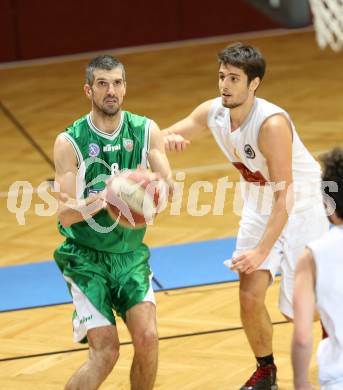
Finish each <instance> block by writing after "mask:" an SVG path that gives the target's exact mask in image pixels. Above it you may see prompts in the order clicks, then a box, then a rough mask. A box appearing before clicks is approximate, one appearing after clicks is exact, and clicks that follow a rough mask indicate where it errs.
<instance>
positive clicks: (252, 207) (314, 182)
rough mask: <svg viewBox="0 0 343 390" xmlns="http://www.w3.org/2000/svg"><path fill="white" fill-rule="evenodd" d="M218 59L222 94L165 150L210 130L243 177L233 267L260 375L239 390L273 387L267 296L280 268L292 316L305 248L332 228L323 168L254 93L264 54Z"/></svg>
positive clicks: (230, 52)
mask: <svg viewBox="0 0 343 390" xmlns="http://www.w3.org/2000/svg"><path fill="white" fill-rule="evenodd" d="M218 60H219V92H220V97H218V98H216V99H212V100H208V101H206V102H204V103H202V104H200V105H199V106H198V107H197V108H195V110H194V111H193V112H192V113H191V114H190V115H189V116H187V117H186V118H185V119H183V120H181V121H179V122H177V123H175V124H174V125H172V126H171V127H169V128H167V129H165V130H163V132H164V137H165V145H166V149H167V150H176V151H181V150H184V149H185V148H186V147H187V146H188V145H189V143H190V141H189V140H190V139H191V138H194V137H196V136H201V135H204V134H206V132H207V131H208V129H209V130H210V131H211V132H212V134H213V136H214V138H215V140H216V141H217V143H218V145H219V147H220V148H221V150H222V151H223V153H224V154H225V156H226V157H227V158H228V159H229V160H230V161H231V162H232V164H233V165H234V166H235V167H236V168H237V169H238V170H239V171H240V173H241V183H242V190H243V199H244V207H243V212H242V218H241V221H240V228H239V232H238V238H237V247H236V251H235V252H234V254H233V259H232V264H233V267H232V268H233V269H234V270H237V271H239V274H240V309H241V319H242V323H243V327H244V330H245V333H246V335H247V338H248V341H249V343H250V346H251V348H252V350H253V353H254V355H255V357H256V360H257V369H256V371H255V372H254V373H253V374H252V376H251V377H250V378H249V379H248V380H247V382H246V383H245V384H244V385H243V386H242V387H241V390H255V389H268V390H269V389H272V390H275V389H277V384H276V366H275V364H274V357H273V352H272V334H273V329H272V323H271V319H270V317H269V314H268V312H267V309H266V306H265V295H266V291H267V288H268V286H269V285H270V283H271V282H272V281H273V279H274V277H275V273H276V272H277V271H278V270H279V269H280V270H281V272H282V281H281V291H280V302H279V306H280V310H281V312H282V313H283V314H284V315H285V316H286V317H287V318H289V319H290V318H292V317H293V309H292V297H293V276H294V269H295V261H296V259H297V257H298V255H299V254H300V253H301V251H302V250H303V249H304V247H305V244H306V243H307V242H309V240H313V239H316V238H318V237H320V236H321V235H322V234H323V233H324V231H325V230H326V229H327V223H326V218H325V216H324V214H325V212H324V209H323V206H322V198H321V192H320V166H319V164H318V163H317V162H316V161H315V160H314V159H313V157H312V156H311V155H310V153H309V152H308V151H307V149H306V148H305V147H304V145H303V144H302V142H301V141H300V139H299V136H298V134H297V133H296V130H295V128H294V125H293V123H292V121H291V119H290V117H289V115H288V114H287V113H286V112H285V111H284V110H283V109H282V108H280V107H278V106H276V105H274V104H272V103H270V102H268V101H266V100H263V99H260V98H257V97H256V96H255V92H256V90H257V88H258V86H259V85H260V83H261V81H262V78H263V76H264V73H265V60H264V58H263V56H262V55H261V53H260V52H259V51H258V50H257V49H256V48H254V47H251V46H248V45H243V44H240V43H238V44H235V45H232V46H229V47H227V48H225V49H224V50H223V51H222V52H220V53H219V54H218ZM262 194H263V199H262V202H261V196H262Z"/></svg>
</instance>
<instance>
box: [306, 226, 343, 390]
mask: <svg viewBox="0 0 343 390" xmlns="http://www.w3.org/2000/svg"><path fill="white" fill-rule="evenodd" d="M308 247H309V248H310V249H311V251H312V253H313V257H314V260H315V264H316V294H317V306H318V310H319V313H320V318H321V320H322V322H323V325H324V328H325V330H326V332H327V333H328V335H329V337H327V338H326V339H324V340H322V341H321V342H320V343H319V347H318V351H317V360H318V366H319V381H320V383H321V384H323V385H324V384H331V383H335V382H340V381H341V382H342V387H340V388H342V389H343V304H342V303H343V281H342V276H343V252H342V248H343V225H341V226H334V227H333V228H332V229H331V230H330V231H328V232H327V233H325V234H324V235H323V236H322V237H321V238H320V239H319V240H316V241H314V242H312V243H310V244H309V245H308Z"/></svg>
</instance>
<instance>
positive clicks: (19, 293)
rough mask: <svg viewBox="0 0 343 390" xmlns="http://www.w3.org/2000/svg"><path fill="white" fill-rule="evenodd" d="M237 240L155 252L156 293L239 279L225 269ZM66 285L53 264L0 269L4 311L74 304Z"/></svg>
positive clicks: (1, 309)
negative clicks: (224, 263)
mask: <svg viewBox="0 0 343 390" xmlns="http://www.w3.org/2000/svg"><path fill="white" fill-rule="evenodd" d="M235 242H236V239H235V238H232V237H229V238H225V239H219V240H209V241H201V242H196V243H189V244H181V245H171V246H165V247H159V248H152V249H151V259H150V262H151V268H152V270H153V272H154V277H155V278H156V280H157V282H158V283H159V285H157V284H156V283H154V289H155V291H159V290H165V289H175V288H181V287H190V286H198V285H203V284H212V283H220V282H228V281H233V280H237V274H236V273H235V272H233V271H230V270H228V269H227V268H226V267H224V266H223V261H224V260H225V259H228V258H230V257H231V255H232V252H233V250H234V247H235ZM70 301H71V299H70V296H69V293H68V289H67V287H66V284H65V283H64V281H63V278H62V276H61V274H60V271H59V269H58V268H57V266H56V264H55V263H54V262H53V261H45V262H39V263H32V264H25V265H18V266H10V267H0V312H1V311H9V310H19V309H24V308H32V307H40V306H49V305H56V304H62V303H68V302H70Z"/></svg>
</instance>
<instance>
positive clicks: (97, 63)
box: [86, 54, 125, 85]
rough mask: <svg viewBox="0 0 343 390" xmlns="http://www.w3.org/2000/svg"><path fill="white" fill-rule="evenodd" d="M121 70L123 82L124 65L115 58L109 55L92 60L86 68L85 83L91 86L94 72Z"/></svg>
mask: <svg viewBox="0 0 343 390" xmlns="http://www.w3.org/2000/svg"><path fill="white" fill-rule="evenodd" d="M118 67H119V68H121V70H122V74H123V80H124V81H125V69H124V65H123V64H122V63H121V62H120V61H119V60H117V59H116V58H114V57H112V56H110V55H107V54H106V55H103V56H98V57H95V58H93V59H92V60H91V61H90V63H89V64H88V65H87V68H86V83H87V84H89V85H92V84H93V82H94V70H95V69H103V70H112V69H114V68H118Z"/></svg>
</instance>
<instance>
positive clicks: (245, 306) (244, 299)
mask: <svg viewBox="0 0 343 390" xmlns="http://www.w3.org/2000/svg"><path fill="white" fill-rule="evenodd" d="M239 300H240V306H241V312H242V313H251V312H256V311H259V310H261V307H262V306H263V305H264V296H263V295H261V296H259V295H258V294H256V293H253V292H251V291H245V290H240V292H239Z"/></svg>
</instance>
